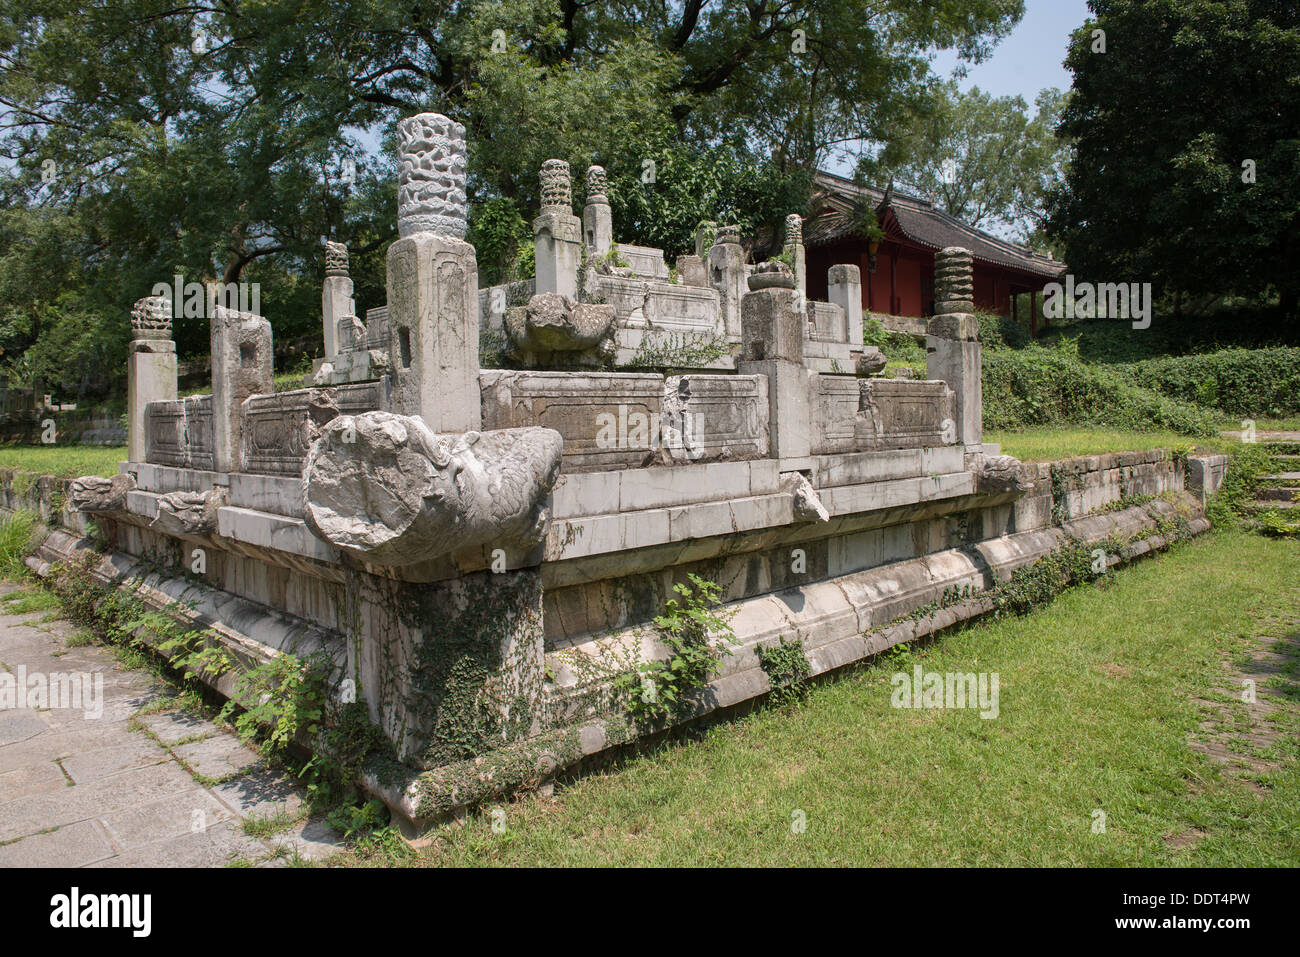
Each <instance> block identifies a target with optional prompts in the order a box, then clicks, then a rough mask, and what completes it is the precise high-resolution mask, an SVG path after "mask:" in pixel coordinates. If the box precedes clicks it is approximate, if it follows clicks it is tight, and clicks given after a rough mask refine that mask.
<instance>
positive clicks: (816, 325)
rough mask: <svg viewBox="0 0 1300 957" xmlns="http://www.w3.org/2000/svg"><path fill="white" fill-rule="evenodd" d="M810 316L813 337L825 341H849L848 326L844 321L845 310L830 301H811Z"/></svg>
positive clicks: (809, 305)
mask: <svg viewBox="0 0 1300 957" xmlns="http://www.w3.org/2000/svg"><path fill="white" fill-rule="evenodd" d="M808 318H809V319H810V320H811V323H810V330H811V333H812V336H811V337H812V338H813V339H819V340H821V341H823V342H848V341H849V333H848V328H847V327H846V326H845V323H844V310H843V308H841V307H840V306H837V305H835V304H834V303H830V302H809V303H808Z"/></svg>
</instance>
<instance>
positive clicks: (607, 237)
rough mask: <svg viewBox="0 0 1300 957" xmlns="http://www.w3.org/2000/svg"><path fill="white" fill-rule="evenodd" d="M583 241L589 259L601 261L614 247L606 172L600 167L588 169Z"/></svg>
mask: <svg viewBox="0 0 1300 957" xmlns="http://www.w3.org/2000/svg"><path fill="white" fill-rule="evenodd" d="M582 233H583V241H584V242H585V243H586V244H587V258H588V259H600V258H602V257H604V255H605V254H606V253H608V252H609V250H610V247H611V246H613V245H614V219H613V215H612V214H611V213H610V209H609V197H608V196H606V195H605V170H604V168H603V167H600V166H591V167H588V169H587V205H586V206H584V207H583V209H582Z"/></svg>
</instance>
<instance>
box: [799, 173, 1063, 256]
mask: <svg viewBox="0 0 1300 957" xmlns="http://www.w3.org/2000/svg"><path fill="white" fill-rule="evenodd" d="M814 183H815V184H816V186H817V187H819V192H818V194H817V195H816V196H815V198H814V208H816V207H820V208H821V211H820V212H819V213H817V214H816V215H814V216H812V217H810V218H809V219H808V220H806V221H805V222H804V225H803V241H804V245H805V246H824V245H826V244H828V243H832V242H836V241H837V240H841V239H852V238H854V237H860V238H865V236H864V235H863V233H862V231H861V230H860V229H859V227H858V222H857V220H858V213H859V211H860V210H861V209H862V208H864V207H866V208H871V209H875V210H876V213H877V216H878V217H881V218H882V219H883V218H884V214H885V213H886V211H888V212H890V213H892V214H893V217H892V218H893V224H892V225H893V226H894V227H895V228H896V229H897V230H898V231H899V232H900V233H901V234H902V237H903V238H906V239H908V240H910V241H912V242H914V243H916V244H917V245H919V246H924V247H925V248H927V249H933V250H936V251H937V250H940V249H943V248H944V247H945V246H963V247H965V248H966V249H969V250H970V252H971V258H972V259H974V260H975V261H976V262H983V263H988V264H990V265H994V266H1001V267H1004V268H1007V269H1015V270H1019V271H1021V272H1027V273H1032V274H1033V275H1036V276H1043V277H1046V278H1056V277H1057V276H1059V275H1060V274H1061V273H1062V272H1063V271H1064V270H1065V263H1063V262H1059V261H1057V260H1055V259H1052V258H1050V257H1048V256H1042V255H1040V254H1038V253H1036V252H1033V251H1031V250H1028V249H1026V248H1024V247H1023V246H1017V245H1016V244H1015V243H1009V242H1007V241H1006V240H1003V239H998V238H997V237H996V236H990V235H989V234H988V233H986V232H983V231H982V230H979V229H976V228H975V227H973V226H968V225H966V224H965V223H963V222H962V221H961V220H960V219H957V218H956V217H955V216H950V215H948V214H947V213H945V212H944V211H943V210H941V209H937V208H935V206H934V204H932V203H929V202H927V201H926V200H924V199H921V198H920V197H918V196H910V195H908V194H907V193H902V192H899V191H898V190H896V189H895V190H890V191H889V195H888V205H887V206H886V207H885V208H881V207H882V204H883V203H884V202H885V200H886V193H885V192H884V191H882V190H878V189H873V188H872V187H870V186H859V185H858V184H857V183H854V182H853V181H852V180H850V179H845V178H844V177H843V176H836V175H835V174H834V173H826V172H821V171H819V172H818V173H817V175H816V176H815V177H814ZM891 232H892V230H891Z"/></svg>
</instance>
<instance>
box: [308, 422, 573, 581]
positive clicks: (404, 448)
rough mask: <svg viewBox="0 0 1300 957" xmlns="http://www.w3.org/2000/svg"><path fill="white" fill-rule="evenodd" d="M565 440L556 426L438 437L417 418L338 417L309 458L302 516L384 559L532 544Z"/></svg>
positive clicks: (344, 545)
mask: <svg viewBox="0 0 1300 957" xmlns="http://www.w3.org/2000/svg"><path fill="white" fill-rule="evenodd" d="M563 445H564V440H563V439H562V438H561V437H560V434H559V433H558V432H556V431H554V430H553V429H543V428H527V429H500V430H495V431H489V432H467V433H464V434H456V435H436V434H434V433H433V432H432V431H431V430H430V429H429V427H428V426H427V425H425V423H424V421H423V420H422V419H419V418H415V417H412V416H402V415H394V414H391V413H388V412H367V413H365V414H364V415H357V416H350V415H343V416H339V417H338V418H336V419H334V420H332V421H331V422H329V423H328V424H327V425H325V427H324V428H323V429H322V430H321V434H320V437H319V438H318V439H317V440H316V442H315V443H314V444H313V445H312V448H311V450H310V452H309V453H308V455H307V464H306V466H305V468H304V470H303V515H304V518H305V520H306V522H307V525H308V527H309V528H311V530H312V531H313V532H314V533H315V534H316V535H317V536H318V537H320V538H322V539H324V540H325V541H328V542H330V543H332V544H334V545H336V546H338V547H339V548H341V549H344V550H346V551H349V552H352V553H353V554H356V555H358V556H359V557H361V558H364V559H365V560H366V561H369V562H372V563H374V564H378V565H394V566H400V565H411V564H415V563H417V562H421V561H427V560H429V559H433V558H438V557H441V556H445V555H448V554H450V553H452V552H454V551H457V550H460V549H463V548H469V547H473V546H478V545H490V546H491V547H493V548H504V549H507V550H510V549H512V548H531V547H532V546H533V545H535V544H536V543H537V541H538V540H539V538H538V536H539V534H542V533H544V532H545V528H546V524H547V521H548V515H547V513H546V507H545V505H546V498H547V495H548V494H549V493H550V491H551V489H552V488H553V487H554V485H555V482H556V480H557V478H558V477H559V465H560V453H561V450H562V449H563Z"/></svg>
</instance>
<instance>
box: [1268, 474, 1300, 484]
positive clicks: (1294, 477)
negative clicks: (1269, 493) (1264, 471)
mask: <svg viewBox="0 0 1300 957" xmlns="http://www.w3.org/2000/svg"><path fill="white" fill-rule="evenodd" d="M1259 480H1260V481H1261V482H1300V472H1276V473H1274V474H1273V475H1261V476H1260V477H1259Z"/></svg>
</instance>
